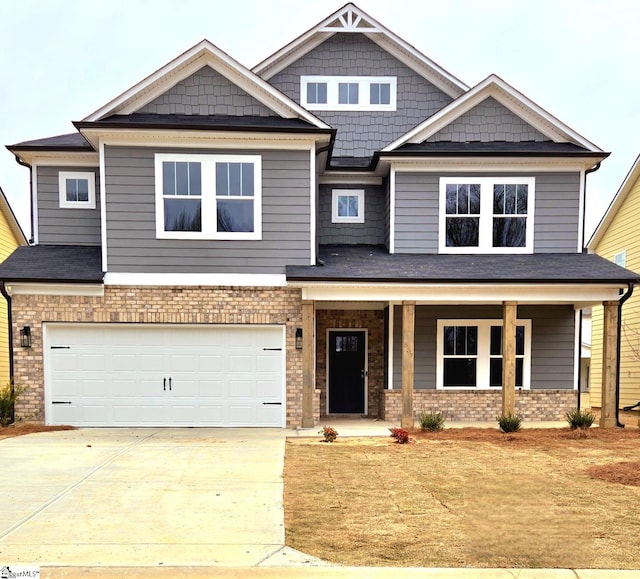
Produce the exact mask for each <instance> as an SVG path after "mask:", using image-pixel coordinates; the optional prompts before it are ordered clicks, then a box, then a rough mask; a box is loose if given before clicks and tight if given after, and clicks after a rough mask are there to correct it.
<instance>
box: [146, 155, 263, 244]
mask: <svg viewBox="0 0 640 579" xmlns="http://www.w3.org/2000/svg"><path fill="white" fill-rule="evenodd" d="M261 174H262V163H261V157H260V156H259V155H183V154H165V153H158V154H156V156H155V176H156V237H157V238H159V239H240V240H243V239H261V236H262V195H261V193H262V191H261V184H262V178H261Z"/></svg>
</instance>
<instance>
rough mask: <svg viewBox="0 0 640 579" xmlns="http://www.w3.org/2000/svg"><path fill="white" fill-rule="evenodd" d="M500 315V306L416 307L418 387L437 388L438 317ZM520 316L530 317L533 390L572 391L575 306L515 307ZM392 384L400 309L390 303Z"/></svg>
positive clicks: (398, 369)
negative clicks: (391, 311)
mask: <svg viewBox="0 0 640 579" xmlns="http://www.w3.org/2000/svg"><path fill="white" fill-rule="evenodd" d="M487 318H488V319H501V318H502V308H501V307H500V306H437V307H433V306H417V307H416V322H415V366H414V368H415V379H414V384H415V388H417V389H434V388H435V387H436V363H437V360H436V339H437V336H436V333H437V321H438V320H439V319H441V320H444V319H487ZM518 318H520V319H529V320H531V389H532V390H555V389H560V390H571V389H572V388H573V383H574V364H575V355H574V353H575V317H574V311H573V307H572V306H570V305H567V306H519V307H518ZM393 384H394V389H395V388H398V389H399V388H401V387H402V307H401V306H395V307H394V325H393Z"/></svg>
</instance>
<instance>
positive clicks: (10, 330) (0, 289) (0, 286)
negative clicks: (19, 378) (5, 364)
mask: <svg viewBox="0 0 640 579" xmlns="http://www.w3.org/2000/svg"><path fill="white" fill-rule="evenodd" d="M0 293H1V294H2V295H3V296H4V299H5V300H7V325H8V334H7V335H8V339H9V388H10V389H11V394H13V392H14V388H15V385H14V383H13V316H12V315H11V296H10V295H9V294H8V293H7V288H6V287H5V285H4V282H3V281H0ZM14 412H15V410H14V409H12V410H11V422H14V421H15V414H14Z"/></svg>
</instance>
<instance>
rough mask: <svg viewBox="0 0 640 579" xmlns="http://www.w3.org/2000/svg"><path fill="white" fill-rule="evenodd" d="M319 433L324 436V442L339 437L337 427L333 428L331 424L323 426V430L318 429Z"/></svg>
mask: <svg viewBox="0 0 640 579" xmlns="http://www.w3.org/2000/svg"><path fill="white" fill-rule="evenodd" d="M318 434H322V436H324V441H323V442H333V441H334V440H335V439H336V438H338V431H337V430H336V429H335V428H331V426H323V427H322V430H319V431H318Z"/></svg>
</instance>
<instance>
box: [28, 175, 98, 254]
mask: <svg viewBox="0 0 640 579" xmlns="http://www.w3.org/2000/svg"><path fill="white" fill-rule="evenodd" d="M60 171H77V172H82V173H87V172H92V173H94V174H95V187H96V208H95V209H75V208H67V207H65V208H61V207H60V193H59V184H58V174H59V173H60ZM36 174H37V194H38V224H37V227H38V243H39V244H41V245H100V243H101V236H100V178H99V174H100V172H99V170H98V169H97V168H87V167H41V166H39V167H38V168H37V170H36Z"/></svg>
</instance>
